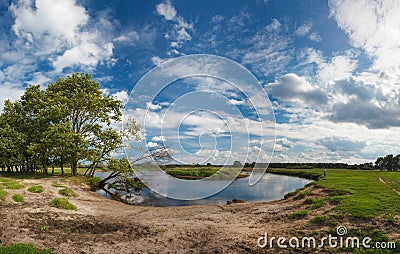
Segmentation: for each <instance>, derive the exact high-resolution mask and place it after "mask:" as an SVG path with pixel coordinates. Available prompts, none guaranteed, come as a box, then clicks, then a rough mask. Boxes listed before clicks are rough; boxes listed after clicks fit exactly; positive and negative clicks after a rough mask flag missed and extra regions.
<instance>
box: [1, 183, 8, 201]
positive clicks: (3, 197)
mask: <svg viewBox="0 0 400 254" xmlns="http://www.w3.org/2000/svg"><path fill="white" fill-rule="evenodd" d="M7 195H8V192H7V191H5V190H3V188H2V187H1V186H0V204H2V203H3V202H4V201H5V200H6V197H7Z"/></svg>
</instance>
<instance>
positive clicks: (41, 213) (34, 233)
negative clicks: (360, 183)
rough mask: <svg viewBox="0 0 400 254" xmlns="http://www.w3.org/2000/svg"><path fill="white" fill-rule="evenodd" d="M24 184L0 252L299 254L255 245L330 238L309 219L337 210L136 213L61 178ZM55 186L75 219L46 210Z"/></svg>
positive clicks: (316, 192) (270, 205)
mask: <svg viewBox="0 0 400 254" xmlns="http://www.w3.org/2000/svg"><path fill="white" fill-rule="evenodd" d="M21 183H22V184H24V185H25V186H27V187H26V188H24V189H21V190H7V191H8V192H9V193H10V194H9V195H8V199H7V201H6V202H5V204H3V205H0V212H1V214H0V244H1V245H9V244H13V243H33V244H34V245H36V246H37V247H39V248H48V249H51V250H53V251H54V252H55V253H69V254H70V253H243V252H248V253H279V252H283V253H295V252H296V250H284V249H277V248H276V247H275V249H269V248H268V247H267V248H264V249H262V248H260V247H258V246H257V239H258V238H259V237H260V236H263V235H264V234H265V232H267V233H268V235H269V236H276V237H279V236H285V237H290V236H298V237H299V236H303V235H310V234H311V235H315V234H317V235H318V234H320V233H321V232H327V231H328V230H329V227H328V226H319V225H318V226H317V225H315V224H313V223H310V219H311V218H313V217H314V216H317V215H322V214H324V213H326V212H330V211H332V208H334V207H335V204H333V203H329V202H327V203H325V204H324V205H323V206H322V207H320V208H318V209H315V210H311V211H310V213H309V215H307V216H306V217H305V218H301V219H289V218H288V215H289V214H291V213H293V212H295V211H299V210H302V209H305V207H307V206H309V204H307V202H305V198H303V199H298V200H294V199H293V198H289V199H285V200H280V201H274V202H265V203H241V204H231V205H223V206H188V207H138V206H130V205H126V204H123V203H120V202H117V201H113V200H108V199H106V198H103V197H101V196H100V195H98V194H95V193H93V192H90V190H89V189H88V188H87V186H84V185H76V184H72V183H68V182H66V183H61V182H59V179H58V178H47V179H38V180H32V179H29V180H21ZM54 183H61V184H63V185H66V186H68V187H70V188H72V189H73V190H74V192H75V193H76V194H78V196H77V197H75V198H72V197H71V198H69V200H70V202H71V203H73V204H74V205H76V206H77V207H78V210H77V211H67V210H60V209H57V208H54V207H50V206H49V202H50V200H51V199H53V198H54V197H61V195H59V194H58V190H59V189H60V188H59V187H54V186H52V185H53V184H54ZM31 185H42V186H43V187H44V192H43V193H41V194H35V193H30V192H28V191H27V189H28V186H31ZM309 188H310V189H311V190H312V191H313V198H315V199H318V198H323V197H327V196H328V195H329V192H328V191H327V190H324V189H320V188H315V187H309ZM15 193H20V194H23V195H24V198H25V201H24V202H22V203H16V202H14V201H13V200H12V198H11V197H12V195H13V194H15ZM341 223H344V224H345V225H346V224H352V223H353V224H354V223H356V222H354V221H352V220H343V221H342V222H341ZM317 235H316V236H317ZM303 252H310V253H314V252H315V250H312V249H309V250H303ZM320 253H321V252H320ZM322 253H323V252H322Z"/></svg>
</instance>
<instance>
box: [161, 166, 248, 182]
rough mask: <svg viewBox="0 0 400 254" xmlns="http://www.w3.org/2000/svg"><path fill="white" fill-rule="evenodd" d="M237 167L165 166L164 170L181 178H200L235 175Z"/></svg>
mask: <svg viewBox="0 0 400 254" xmlns="http://www.w3.org/2000/svg"><path fill="white" fill-rule="evenodd" d="M237 170H238V169H234V168H232V169H230V168H224V169H223V170H221V167H215V166H197V167H175V168H166V169H165V172H166V173H167V174H169V175H171V176H173V177H177V178H183V179H201V178H206V177H209V176H212V175H214V174H216V175H215V176H216V177H217V178H222V179H223V178H231V177H232V176H234V175H236V173H237ZM246 176H247V175H245V174H239V175H238V176H237V177H246Z"/></svg>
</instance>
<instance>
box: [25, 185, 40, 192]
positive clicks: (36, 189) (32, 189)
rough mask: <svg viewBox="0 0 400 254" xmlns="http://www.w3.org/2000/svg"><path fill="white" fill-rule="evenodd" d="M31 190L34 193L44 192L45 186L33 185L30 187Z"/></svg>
mask: <svg viewBox="0 0 400 254" xmlns="http://www.w3.org/2000/svg"><path fill="white" fill-rule="evenodd" d="M28 191H29V192H32V193H42V192H43V186H40V185H36V186H31V187H29V188H28Z"/></svg>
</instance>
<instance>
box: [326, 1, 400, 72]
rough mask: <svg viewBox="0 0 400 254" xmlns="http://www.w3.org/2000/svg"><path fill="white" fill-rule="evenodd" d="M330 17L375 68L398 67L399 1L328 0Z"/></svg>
mask: <svg viewBox="0 0 400 254" xmlns="http://www.w3.org/2000/svg"><path fill="white" fill-rule="evenodd" d="M329 7H330V11H331V16H333V17H334V18H335V19H336V22H337V24H338V26H339V27H340V28H341V29H343V30H344V31H345V32H346V33H347V35H348V36H349V38H350V41H351V43H352V44H353V45H354V46H355V47H360V48H363V49H364V50H365V52H366V53H367V54H368V55H369V56H370V57H371V58H372V59H373V60H374V68H375V69H377V70H385V69H392V68H399V66H400V15H399V13H400V2H399V1H385V0H378V1H372V0H358V1H353V0H341V1H339V0H330V1H329Z"/></svg>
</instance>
